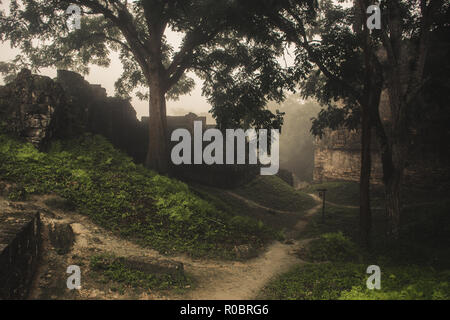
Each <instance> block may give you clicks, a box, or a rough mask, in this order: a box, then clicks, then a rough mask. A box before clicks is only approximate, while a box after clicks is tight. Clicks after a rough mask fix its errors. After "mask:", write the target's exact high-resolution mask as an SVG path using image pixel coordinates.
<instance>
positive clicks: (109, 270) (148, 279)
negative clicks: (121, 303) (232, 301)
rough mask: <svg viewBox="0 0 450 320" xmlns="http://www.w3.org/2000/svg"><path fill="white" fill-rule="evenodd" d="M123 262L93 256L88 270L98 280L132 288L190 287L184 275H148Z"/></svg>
mask: <svg viewBox="0 0 450 320" xmlns="http://www.w3.org/2000/svg"><path fill="white" fill-rule="evenodd" d="M123 260H124V258H121V257H115V256H113V255H108V254H101V255H94V256H92V257H91V259H90V268H91V270H92V271H94V273H95V276H96V277H97V278H98V279H105V280H107V281H110V282H114V283H116V284H119V285H125V286H129V287H132V288H141V289H150V290H169V289H177V290H183V289H185V288H186V287H190V286H191V285H192V281H191V279H190V278H189V277H186V276H184V275H170V274H161V275H155V274H150V273H146V272H143V271H140V270H134V269H131V268H128V267H126V265H125V264H124V263H123ZM120 287H121V286H119V288H120Z"/></svg>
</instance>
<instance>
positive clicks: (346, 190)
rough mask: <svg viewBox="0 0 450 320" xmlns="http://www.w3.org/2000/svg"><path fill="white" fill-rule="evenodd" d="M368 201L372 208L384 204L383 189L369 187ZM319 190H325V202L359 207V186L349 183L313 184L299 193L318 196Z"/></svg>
mask: <svg viewBox="0 0 450 320" xmlns="http://www.w3.org/2000/svg"><path fill="white" fill-rule="evenodd" d="M370 188H371V192H370V200H371V204H372V206H373V207H378V206H380V205H382V204H383V202H384V188H383V186H380V185H371V186H370ZM319 189H326V190H327V192H326V195H325V198H326V200H327V201H330V202H332V203H333V204H336V205H342V206H359V184H358V183H357V182H351V181H329V182H322V183H314V184H311V185H309V186H308V187H306V188H304V189H302V190H301V191H303V192H307V193H314V194H318V190H319Z"/></svg>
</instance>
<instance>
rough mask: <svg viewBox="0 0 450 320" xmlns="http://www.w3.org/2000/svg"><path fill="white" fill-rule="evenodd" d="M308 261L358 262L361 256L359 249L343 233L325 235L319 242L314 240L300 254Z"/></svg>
mask: <svg viewBox="0 0 450 320" xmlns="http://www.w3.org/2000/svg"><path fill="white" fill-rule="evenodd" d="M300 256H301V257H302V258H303V259H305V260H308V261H339V262H344V261H355V262H356V261H358V260H361V256H360V253H359V250H358V247H357V246H356V244H355V243H353V242H352V241H351V240H350V239H349V238H347V237H346V236H344V235H343V234H342V232H337V233H325V234H323V235H321V236H320V238H319V239H317V240H312V241H311V242H310V243H309V245H308V247H307V248H305V249H303V250H302V251H301V252H300Z"/></svg>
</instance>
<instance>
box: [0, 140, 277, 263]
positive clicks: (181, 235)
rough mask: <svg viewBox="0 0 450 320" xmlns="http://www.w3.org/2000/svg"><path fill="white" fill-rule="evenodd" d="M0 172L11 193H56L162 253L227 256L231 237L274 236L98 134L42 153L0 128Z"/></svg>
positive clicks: (256, 242) (259, 239)
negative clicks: (148, 166)
mask: <svg viewBox="0 0 450 320" xmlns="http://www.w3.org/2000/svg"><path fill="white" fill-rule="evenodd" d="M0 180H4V181H9V182H12V183H15V184H16V187H15V189H14V190H12V191H11V192H10V193H9V195H8V196H9V198H10V199H12V200H20V199H23V198H24V197H26V196H27V194H45V193H56V194H58V195H60V196H62V197H63V198H65V199H66V200H67V202H68V203H69V204H70V206H71V207H72V208H74V209H77V210H78V211H80V212H83V213H85V214H87V215H88V216H89V217H90V218H91V219H92V220H93V221H95V222H96V223H98V224H99V225H101V226H103V227H105V228H108V229H111V230H114V231H116V232H117V233H119V234H121V235H122V236H124V237H128V238H130V239H133V240H135V241H137V242H139V243H141V244H142V245H146V246H150V247H152V248H155V249H157V250H159V251H160V252H162V253H167V254H169V253H174V252H186V253H189V254H191V255H194V256H214V257H226V258H233V248H234V247H235V246H236V245H240V244H251V245H253V246H256V247H260V246H262V245H264V244H265V243H267V242H268V241H270V240H271V239H273V238H274V237H275V236H276V234H275V232H274V231H272V230H271V229H269V228H267V227H266V226H264V224H262V223H260V222H259V223H258V221H256V220H254V219H250V218H246V217H241V216H239V215H235V214H234V212H230V211H224V210H220V209H218V208H217V207H215V206H214V205H213V204H212V203H211V202H209V201H207V200H205V199H202V198H200V197H199V196H198V195H196V194H195V193H194V192H192V190H191V189H190V188H189V186H188V185H186V184H184V183H182V182H180V181H177V180H174V179H170V178H167V177H164V176H160V175H157V174H155V173H154V172H152V171H150V170H147V169H145V168H144V167H142V166H139V165H135V164H134V163H133V162H132V161H131V159H130V158H128V157H127V156H126V155H124V154H123V153H122V152H120V151H118V150H116V149H114V148H113V147H112V145H111V144H109V143H108V142H107V141H106V140H105V139H104V138H102V137H100V136H91V135H86V136H84V137H81V138H79V139H75V140H71V141H64V142H55V143H53V144H52V146H51V147H50V150H49V152H48V153H43V152H39V151H37V150H36V149H35V148H34V147H33V146H32V145H31V144H28V143H23V142H20V141H18V140H16V139H12V138H10V137H8V136H5V135H0Z"/></svg>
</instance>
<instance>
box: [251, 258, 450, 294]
mask: <svg viewBox="0 0 450 320" xmlns="http://www.w3.org/2000/svg"><path fill="white" fill-rule="evenodd" d="M367 267H368V265H367V264H354V263H339V262H338V263H321V264H307V265H304V266H296V267H294V268H292V269H291V270H290V271H289V272H287V273H285V274H283V275H281V276H280V277H278V278H277V279H275V280H273V281H272V282H271V283H270V284H269V285H267V286H266V287H265V288H264V290H263V292H262V293H261V297H260V298H262V299H277V300H330V299H331V300H337V299H358V300H363V299H389V300H391V299H426V300H430V299H443V300H446V299H450V286H449V282H448V279H449V276H450V274H449V272H448V271H447V272H437V271H436V270H434V269H432V268H419V267H417V266H412V267H402V268H398V267H387V268H385V267H382V269H381V271H382V275H381V290H368V289H367V287H366V280H367V277H368V276H369V275H368V274H366V269H367Z"/></svg>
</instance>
